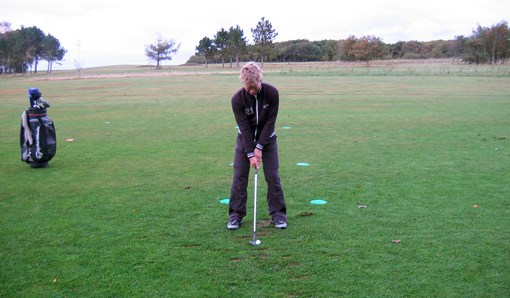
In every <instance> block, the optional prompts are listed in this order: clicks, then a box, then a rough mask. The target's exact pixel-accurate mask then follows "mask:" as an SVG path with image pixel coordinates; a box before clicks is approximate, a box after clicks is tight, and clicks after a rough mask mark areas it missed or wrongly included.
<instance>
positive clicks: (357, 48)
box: [351, 35, 384, 66]
mask: <svg viewBox="0 0 510 298" xmlns="http://www.w3.org/2000/svg"><path fill="white" fill-rule="evenodd" d="M383 51H384V44H383V42H382V41H381V39H380V38H379V37H375V36H370V35H368V36H362V37H361V38H360V39H358V40H357V41H356V42H355V43H354V45H353V46H352V49H351V54H352V55H354V57H355V58H356V60H358V61H366V62H367V66H369V63H370V60H375V59H380V58H382V56H383Z"/></svg>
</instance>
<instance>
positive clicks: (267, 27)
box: [251, 18, 278, 67]
mask: <svg viewBox="0 0 510 298" xmlns="http://www.w3.org/2000/svg"><path fill="white" fill-rule="evenodd" d="M251 33H252V35H253V42H254V43H255V45H256V46H258V48H259V49H260V52H261V56H262V65H261V66H262V67H264V55H265V54H266V53H267V50H268V49H269V48H270V47H271V45H272V43H273V40H274V39H275V38H276V36H278V33H276V32H275V30H274V29H273V25H272V24H271V22H269V21H268V20H266V19H265V18H262V19H261V20H260V21H259V22H258V24H257V27H255V29H251Z"/></svg>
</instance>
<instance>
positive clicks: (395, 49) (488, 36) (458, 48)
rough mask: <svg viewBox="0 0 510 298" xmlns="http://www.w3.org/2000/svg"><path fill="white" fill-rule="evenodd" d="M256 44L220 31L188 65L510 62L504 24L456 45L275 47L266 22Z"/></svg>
mask: <svg viewBox="0 0 510 298" xmlns="http://www.w3.org/2000/svg"><path fill="white" fill-rule="evenodd" d="M251 32H252V34H253V40H254V43H253V44H248V42H247V37H246V36H244V32H243V30H242V29H241V28H239V26H236V27H231V28H230V29H229V30H228V31H226V30H225V29H223V28H221V30H219V31H218V32H217V33H216V34H215V35H214V37H213V38H209V37H204V38H203V39H202V40H200V41H199V44H198V46H197V47H196V54H195V55H194V56H193V57H191V58H190V59H189V60H188V63H205V64H206V66H207V64H208V63H222V65H223V67H224V64H225V59H227V60H230V67H232V60H233V59H234V58H235V61H236V67H239V60H243V61H261V62H262V64H263V62H264V61H266V62H308V61H338V60H342V61H363V62H366V63H367V65H368V63H369V62H370V61H371V60H376V59H387V60H389V59H427V58H450V59H452V60H456V59H457V60H458V61H462V62H466V63H476V64H485V63H490V64H496V63H504V62H505V61H506V60H507V59H509V58H510V29H509V27H508V22H506V21H501V22H499V23H497V24H495V25H492V26H491V27H482V26H480V25H478V27H477V28H476V29H475V30H473V32H472V34H471V35H470V36H463V35H460V36H456V37H455V39H452V40H435V41H427V42H421V41H416V40H412V41H399V42H396V43H393V44H386V43H384V42H383V41H382V40H381V39H380V38H379V37H376V36H370V35H368V36H361V37H356V36H354V35H351V36H349V37H348V38H347V39H345V40H322V41H309V40H306V39H300V40H291V41H284V42H273V40H274V38H275V37H276V35H277V34H278V33H276V31H275V30H274V29H273V28H272V25H271V23H270V22H269V21H267V20H265V19H264V18H262V20H261V22H259V23H258V24H257V26H256V27H255V28H254V29H251Z"/></svg>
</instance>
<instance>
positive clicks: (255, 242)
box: [249, 240, 261, 246]
mask: <svg viewBox="0 0 510 298" xmlns="http://www.w3.org/2000/svg"><path fill="white" fill-rule="evenodd" d="M249 242H250V244H251V245H253V246H255V245H260V244H261V242H260V240H256V241H255V240H253V241H249Z"/></svg>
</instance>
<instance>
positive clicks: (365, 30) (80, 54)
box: [0, 0, 510, 70]
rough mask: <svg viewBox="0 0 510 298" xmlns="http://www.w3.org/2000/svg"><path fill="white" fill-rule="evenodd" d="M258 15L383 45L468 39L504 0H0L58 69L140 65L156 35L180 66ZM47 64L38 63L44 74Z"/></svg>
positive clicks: (307, 34) (509, 12)
mask: <svg viewBox="0 0 510 298" xmlns="http://www.w3.org/2000/svg"><path fill="white" fill-rule="evenodd" d="M262 17H265V19H266V20H269V21H270V22H271V24H272V25H273V29H275V30H276V32H277V33H278V36H277V37H276V39H275V42H280V41H288V40H294V39H308V40H310V41H316V40H324V39H334V40H340V39H346V38H348V37H349V36H350V35H354V36H357V37H361V36H363V35H373V36H376V37H379V38H381V39H382V40H383V42H385V43H395V42H397V41H409V40H418V41H431V40H438V39H444V40H448V39H454V38H455V36H458V35H471V33H472V31H473V29H475V28H476V27H478V25H481V26H483V27H490V26H492V25H494V24H497V23H499V22H501V21H503V20H504V21H507V22H510V0H476V1H475V0H463V1H458V0H392V1H388V0H364V1H334V0H329V1H323V0H316V1H295V0H294V1H286V0H285V1H284V0H270V1H268V0H259V1H239V0H234V1H232V0H217V1H214V0H208V1H205V0H195V1H190V0H180V1H175V0H167V1H164V0H141V1H131V2H130V1H126V0H86V1H83V0H72V1H69V0H44V1H41V0H0V22H3V21H7V22H10V23H11V28H12V29H13V30H16V29H19V28H20V27H21V26H24V27H31V26H36V27H38V28H39V29H41V30H42V31H44V33H45V34H51V35H53V36H54V37H56V38H57V39H58V40H59V41H60V44H61V45H62V46H63V47H64V48H65V49H67V50H68V52H67V54H66V56H65V58H64V59H65V60H64V61H63V63H62V65H54V66H53V69H54V70H57V69H74V68H76V65H77V63H79V64H80V65H81V66H82V67H83V68H90V67H99V66H110V65H147V64H149V63H150V62H149V61H148V59H147V57H146V56H145V45H147V44H151V43H154V41H155V40H156V37H157V35H158V34H161V36H162V37H163V38H164V39H174V40H175V41H176V42H177V43H180V44H181V46H180V49H179V51H178V52H177V53H176V54H175V55H174V56H173V58H172V60H171V61H165V62H164V63H163V65H165V66H169V65H179V64H183V63H185V62H186V61H187V60H188V59H189V58H190V57H191V56H193V55H194V54H195V47H196V46H197V45H198V42H199V41H200V40H201V39H202V38H204V37H206V36H207V37H209V38H213V37H214V35H215V34H216V33H217V32H218V31H219V30H221V28H225V30H227V31H228V29H229V28H230V27H235V26H236V25H239V26H240V27H241V29H243V30H244V35H245V36H246V37H247V38H248V41H249V42H250V43H251V42H252V34H251V29H252V28H255V27H256V26H257V23H258V22H259V21H260V20H261V18H262ZM45 67H47V64H45V63H44V62H42V63H40V64H39V67H38V69H39V70H41V69H45Z"/></svg>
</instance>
